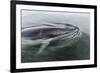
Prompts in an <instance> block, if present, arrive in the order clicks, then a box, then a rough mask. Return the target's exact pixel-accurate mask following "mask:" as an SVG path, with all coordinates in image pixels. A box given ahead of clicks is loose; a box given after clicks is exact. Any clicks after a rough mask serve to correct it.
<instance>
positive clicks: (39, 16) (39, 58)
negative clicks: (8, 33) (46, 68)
mask: <svg viewBox="0 0 100 73" xmlns="http://www.w3.org/2000/svg"><path fill="white" fill-rule="evenodd" d="M27 13H29V11H23V12H22V14H23V15H24V14H27ZM30 13H31V14H32V15H31V16H26V17H24V16H22V27H27V26H31V25H32V24H33V23H36V25H38V24H39V23H45V21H47V22H51V23H52V22H53V23H54V22H58V23H59V22H61V23H69V24H73V25H75V26H78V27H79V28H80V30H81V31H82V36H81V37H80V39H79V40H78V41H77V42H75V43H73V44H71V45H70V46H67V47H64V48H60V49H59V50H51V49H49V48H46V49H44V51H42V52H41V54H39V55H35V54H36V52H37V51H38V50H39V47H40V46H26V47H24V48H23V49H21V62H22V63H28V62H45V61H46V62H47V61H64V60H66V61H67V60H86V59H90V21H89V20H90V17H89V14H85V13H83V14H82V13H59V12H58V13H54V12H53V13H52V12H51V13H50V12H38V11H33V12H30Z"/></svg>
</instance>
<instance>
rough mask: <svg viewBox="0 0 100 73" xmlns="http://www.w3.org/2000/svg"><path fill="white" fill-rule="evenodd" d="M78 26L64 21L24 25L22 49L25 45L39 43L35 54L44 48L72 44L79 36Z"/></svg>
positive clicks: (55, 47) (56, 47)
mask: <svg viewBox="0 0 100 73" xmlns="http://www.w3.org/2000/svg"><path fill="white" fill-rule="evenodd" d="M81 34H82V33H81V31H80V29H79V27H77V26H74V25H71V24H64V23H46V24H40V25H37V26H30V27H24V28H22V31H21V37H22V49H24V47H25V46H30V45H32V46H36V45H40V47H39V50H38V52H37V53H36V55H39V54H40V53H41V52H42V51H43V50H44V49H46V48H48V47H49V49H54V50H57V49H59V48H63V47H66V46H69V45H72V44H73V43H75V42H76V41H78V40H79V38H80V37H81Z"/></svg>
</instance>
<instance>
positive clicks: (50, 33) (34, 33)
mask: <svg viewBox="0 0 100 73" xmlns="http://www.w3.org/2000/svg"><path fill="white" fill-rule="evenodd" d="M78 31H79V28H78V27H76V26H73V25H70V24H62V25H61V24H60V26H59V24H58V25H57V24H56V25H50V24H49V25H48V24H47V25H46V24H42V25H41V26H32V27H27V28H23V29H22V37H24V38H28V39H30V40H38V39H52V38H56V37H59V36H63V35H69V34H71V33H72V34H71V35H73V34H74V33H76V32H78Z"/></svg>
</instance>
